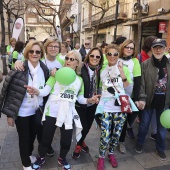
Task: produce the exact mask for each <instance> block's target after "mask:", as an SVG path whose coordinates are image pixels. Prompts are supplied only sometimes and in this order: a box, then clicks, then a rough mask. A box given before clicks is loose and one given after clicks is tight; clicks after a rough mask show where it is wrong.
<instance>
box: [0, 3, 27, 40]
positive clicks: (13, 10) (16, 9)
mask: <svg viewBox="0 0 170 170" xmlns="http://www.w3.org/2000/svg"><path fill="white" fill-rule="evenodd" d="M2 2H3V7H4V9H6V13H7V16H8V36H9V39H10V38H11V30H10V19H11V16H14V17H15V19H17V18H18V17H22V16H23V15H24V14H25V11H26V9H27V7H28V5H27V4H25V3H24V2H23V1H21V0H2Z"/></svg>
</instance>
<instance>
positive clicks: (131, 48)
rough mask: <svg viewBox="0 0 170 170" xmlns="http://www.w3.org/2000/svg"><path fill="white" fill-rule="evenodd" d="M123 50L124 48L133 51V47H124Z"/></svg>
mask: <svg viewBox="0 0 170 170" xmlns="http://www.w3.org/2000/svg"><path fill="white" fill-rule="evenodd" d="M124 48H125V49H127V50H134V48H133V47H128V46H125V47H124Z"/></svg>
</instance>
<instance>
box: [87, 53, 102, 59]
mask: <svg viewBox="0 0 170 170" xmlns="http://www.w3.org/2000/svg"><path fill="white" fill-rule="evenodd" d="M89 57H91V58H97V59H100V58H101V56H99V55H94V54H90V55H89Z"/></svg>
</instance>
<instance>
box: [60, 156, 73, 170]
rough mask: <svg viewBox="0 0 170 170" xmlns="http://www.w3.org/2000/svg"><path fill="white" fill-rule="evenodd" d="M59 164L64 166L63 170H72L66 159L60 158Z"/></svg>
mask: <svg viewBox="0 0 170 170" xmlns="http://www.w3.org/2000/svg"><path fill="white" fill-rule="evenodd" d="M58 164H59V165H61V166H62V168H63V170H70V169H71V166H70V164H68V162H67V160H66V159H62V158H58Z"/></svg>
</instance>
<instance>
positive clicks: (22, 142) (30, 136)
mask: <svg viewBox="0 0 170 170" xmlns="http://www.w3.org/2000/svg"><path fill="white" fill-rule="evenodd" d="M15 124H16V128H17V132H18V137H19V151H20V156H21V161H22V164H23V166H25V167H28V166H31V161H30V158H29V156H30V155H32V151H33V149H34V140H35V137H36V132H35V115H33V116H27V117H20V116H18V117H17V120H16V121H15Z"/></svg>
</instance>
